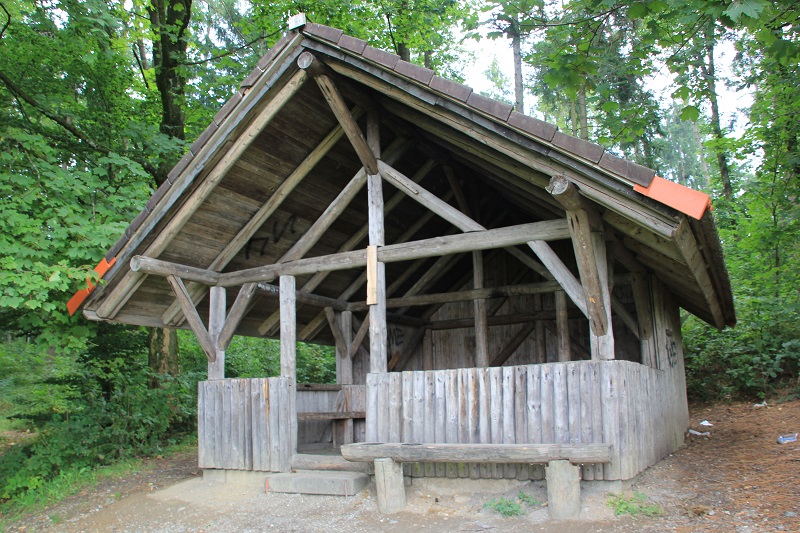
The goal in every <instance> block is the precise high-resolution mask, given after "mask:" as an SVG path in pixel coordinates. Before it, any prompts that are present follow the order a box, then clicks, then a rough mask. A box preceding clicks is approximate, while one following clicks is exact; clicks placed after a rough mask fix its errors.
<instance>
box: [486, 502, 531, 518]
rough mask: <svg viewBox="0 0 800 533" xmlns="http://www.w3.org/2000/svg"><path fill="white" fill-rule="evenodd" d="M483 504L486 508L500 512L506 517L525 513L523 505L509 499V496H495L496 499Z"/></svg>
mask: <svg viewBox="0 0 800 533" xmlns="http://www.w3.org/2000/svg"><path fill="white" fill-rule="evenodd" d="M483 506H484V507H485V508H486V509H491V510H492V511H495V512H497V513H500V514H501V515H503V516H505V517H506V518H510V517H512V516H518V515H521V514H523V511H522V506H521V505H520V504H519V502H516V501H514V500H509V499H508V498H495V499H494V500H489V501H488V502H486V503H485V504H484V505H483Z"/></svg>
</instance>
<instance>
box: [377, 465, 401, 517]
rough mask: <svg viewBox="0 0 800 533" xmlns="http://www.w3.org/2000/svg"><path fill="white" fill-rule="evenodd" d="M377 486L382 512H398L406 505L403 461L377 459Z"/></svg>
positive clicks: (379, 506) (379, 508) (379, 507)
mask: <svg viewBox="0 0 800 533" xmlns="http://www.w3.org/2000/svg"><path fill="white" fill-rule="evenodd" d="M375 486H376V487H377V489H378V510H380V512H382V513H384V514H390V513H396V512H398V511H402V510H403V508H404V507H405V506H406V488H405V486H404V485H403V463H396V462H394V461H392V460H391V459H375Z"/></svg>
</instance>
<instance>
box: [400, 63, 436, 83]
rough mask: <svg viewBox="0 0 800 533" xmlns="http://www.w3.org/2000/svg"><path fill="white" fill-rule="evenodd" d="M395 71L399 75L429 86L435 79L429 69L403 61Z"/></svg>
mask: <svg viewBox="0 0 800 533" xmlns="http://www.w3.org/2000/svg"><path fill="white" fill-rule="evenodd" d="M394 71H395V72H397V73H398V74H401V75H403V76H406V77H408V78H411V79H412V80H416V81H418V82H420V83H423V84H425V85H428V84H429V83H430V82H431V78H433V71H432V70H431V69H429V68H425V67H420V66H419V65H415V64H414V63H409V62H408V61H403V60H402V59H401V60H400V61H398V62H397V64H396V65H395V66H394Z"/></svg>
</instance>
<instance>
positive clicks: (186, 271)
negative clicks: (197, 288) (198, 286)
mask: <svg viewBox="0 0 800 533" xmlns="http://www.w3.org/2000/svg"><path fill="white" fill-rule="evenodd" d="M131 271H133V272H141V273H142V274H153V275H156V276H161V277H167V276H175V277H178V278H181V279H182V280H184V281H196V282H197V283H202V284H203V285H216V284H217V283H218V282H219V277H220V274H219V272H213V271H211V270H206V269H204V268H196V267H191V266H187V265H181V264H178V263H171V262H169V261H162V260H160V259H154V258H152V257H145V256H143V255H137V256H134V257H133V258H132V259H131ZM190 300H191V299H190ZM192 306H194V302H192Z"/></svg>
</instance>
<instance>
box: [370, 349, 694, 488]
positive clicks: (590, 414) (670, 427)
mask: <svg viewBox="0 0 800 533" xmlns="http://www.w3.org/2000/svg"><path fill="white" fill-rule="evenodd" d="M680 370H681V371H682V368H681V369H680ZM676 375H677V372H675V371H671V370H657V369H654V368H651V367H648V366H645V365H641V364H639V363H632V362H630V361H577V362H570V363H548V364H539V365H523V366H513V367H494V368H463V369H453V370H431V371H409V372H402V373H374V374H369V375H368V376H367V435H366V437H367V441H373V442H407V443H423V442H446V443H487V444H488V443H503V444H512V443H553V444H560V443H564V444H565V443H573V444H580V443H600V442H602V443H608V444H612V445H613V446H612V462H611V464H608V465H603V466H585V467H583V469H582V475H583V478H584V479H606V480H613V479H629V478H631V477H633V476H635V475H636V474H637V473H638V472H640V471H641V470H643V469H644V468H646V467H647V466H649V465H651V464H653V463H655V462H656V461H657V460H658V459H660V458H662V457H664V456H665V455H666V454H668V453H670V452H672V451H674V450H675V449H676V448H677V447H678V446H680V444H681V443H682V438H683V431H684V430H685V425H683V423H684V419H685V417H684V415H683V414H682V413H681V410H682V409H684V410H685V407H684V406H682V405H681V402H680V400H679V397H680V394H679V393H678V391H677V387H678V386H679V385H680V380H679V379H676V378H675V376H676ZM683 397H684V398H685V393H683ZM684 405H685V404H684ZM542 473H543V472H542V471H541V468H539V467H531V466H528V465H524V466H520V465H463V464H458V465H455V464H447V465H444V466H443V467H442V466H441V465H413V466H412V467H411V475H415V476H431V475H439V476H441V475H445V476H447V477H472V478H516V479H538V478H540V477H541V475H542Z"/></svg>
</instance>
